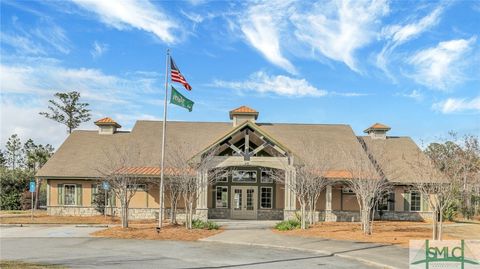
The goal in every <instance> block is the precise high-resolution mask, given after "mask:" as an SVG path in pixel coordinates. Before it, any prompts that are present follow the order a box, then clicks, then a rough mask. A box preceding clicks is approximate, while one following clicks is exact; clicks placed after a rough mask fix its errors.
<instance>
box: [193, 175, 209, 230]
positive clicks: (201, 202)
mask: <svg viewBox="0 0 480 269" xmlns="http://www.w3.org/2000/svg"><path fill="white" fill-rule="evenodd" d="M197 182H198V199H197V205H196V208H195V215H196V217H197V218H199V219H202V220H207V218H208V207H207V204H208V174H207V172H200V171H199V172H197Z"/></svg>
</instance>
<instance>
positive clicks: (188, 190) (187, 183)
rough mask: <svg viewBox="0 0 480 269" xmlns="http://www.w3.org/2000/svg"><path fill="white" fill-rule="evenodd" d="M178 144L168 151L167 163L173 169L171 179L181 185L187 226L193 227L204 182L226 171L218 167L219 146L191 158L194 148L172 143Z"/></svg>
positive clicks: (208, 181) (207, 182) (206, 182)
mask: <svg viewBox="0 0 480 269" xmlns="http://www.w3.org/2000/svg"><path fill="white" fill-rule="evenodd" d="M172 144H175V145H176V146H175V147H174V148H172V149H170V150H169V151H168V155H167V164H168V168H169V169H171V171H172V172H171V174H172V176H171V178H170V180H174V181H176V182H177V183H178V184H179V185H178V187H179V189H180V194H181V196H182V198H183V201H184V206H185V227H186V228H187V229H191V228H192V221H193V215H194V204H195V203H196V201H197V199H198V198H199V195H200V194H201V192H202V191H207V190H203V189H202V188H203V186H202V182H199V180H200V181H204V183H205V184H206V185H209V184H211V183H212V182H214V180H215V179H216V178H217V177H219V176H220V175H222V174H223V173H224V169H222V168H218V167H216V164H217V162H216V161H215V157H216V153H217V148H216V147H214V148H212V149H210V150H208V151H206V152H204V153H203V154H201V156H199V158H197V159H194V160H193V159H191V158H192V153H195V151H194V149H193V148H190V146H189V145H187V144H185V143H172Z"/></svg>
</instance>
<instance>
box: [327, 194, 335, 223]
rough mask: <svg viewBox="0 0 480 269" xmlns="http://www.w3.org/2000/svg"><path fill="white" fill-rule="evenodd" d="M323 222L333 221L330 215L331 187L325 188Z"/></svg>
mask: <svg viewBox="0 0 480 269" xmlns="http://www.w3.org/2000/svg"><path fill="white" fill-rule="evenodd" d="M325 221H335V220H334V216H333V214H332V186H331V185H328V186H327V187H326V188H325Z"/></svg>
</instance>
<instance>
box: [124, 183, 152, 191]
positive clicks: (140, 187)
mask: <svg viewBox="0 0 480 269" xmlns="http://www.w3.org/2000/svg"><path fill="white" fill-rule="evenodd" d="M127 189H129V190H137V191H146V190H147V186H146V185H145V184H128V185H127Z"/></svg>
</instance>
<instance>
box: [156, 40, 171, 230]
mask: <svg viewBox="0 0 480 269" xmlns="http://www.w3.org/2000/svg"><path fill="white" fill-rule="evenodd" d="M169 59H170V49H167V59H166V61H165V99H164V102H163V131H162V159H161V163H160V188H159V192H160V193H159V200H160V201H159V204H160V208H159V210H160V212H159V214H158V227H159V228H160V229H161V228H162V222H163V213H164V207H165V205H164V197H163V196H164V187H163V185H164V184H163V181H164V179H163V178H164V172H163V171H164V167H165V138H166V136H167V135H166V132H167V105H168V103H167V96H168V76H169V74H168V60H169Z"/></svg>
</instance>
